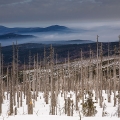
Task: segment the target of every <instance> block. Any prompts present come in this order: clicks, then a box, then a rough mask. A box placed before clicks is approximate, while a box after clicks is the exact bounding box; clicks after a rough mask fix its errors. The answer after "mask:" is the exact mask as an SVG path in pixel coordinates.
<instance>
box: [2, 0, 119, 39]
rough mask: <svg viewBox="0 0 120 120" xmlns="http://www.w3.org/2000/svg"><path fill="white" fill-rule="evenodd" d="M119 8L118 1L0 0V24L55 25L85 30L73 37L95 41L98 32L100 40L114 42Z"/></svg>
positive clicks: (116, 37) (10, 25) (117, 28)
mask: <svg viewBox="0 0 120 120" xmlns="http://www.w3.org/2000/svg"><path fill="white" fill-rule="evenodd" d="M119 11H120V0H0V25H5V26H8V27H14V26H18V27H31V26H32V27H35V26H37V27H46V26H49V25H53V24H59V25H65V26H68V27H70V28H76V29H81V28H82V29H86V30H89V32H87V33H83V34H81V33H80V34H76V35H77V37H76V38H80V39H92V40H95V39H96V35H97V34H98V35H99V36H100V38H99V39H100V41H116V40H118V35H119V34H120V13H119ZM74 36H75V35H74ZM74 36H72V35H71V37H72V38H74ZM69 37H70V36H69Z"/></svg>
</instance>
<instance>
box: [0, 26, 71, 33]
mask: <svg viewBox="0 0 120 120" xmlns="http://www.w3.org/2000/svg"><path fill="white" fill-rule="evenodd" d="M69 30H70V29H69V28H67V27H65V26H60V25H52V26H49V27H45V28H41V27H29V28H22V27H14V28H8V27H4V26H0V34H7V33H31V32H33V33H34V32H53V31H54V32H55V31H69Z"/></svg>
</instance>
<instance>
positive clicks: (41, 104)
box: [0, 91, 118, 120]
mask: <svg viewBox="0 0 120 120" xmlns="http://www.w3.org/2000/svg"><path fill="white" fill-rule="evenodd" d="M70 94H71V96H72V97H71V99H73V101H74V102H75V93H74V92H71V93H70ZM116 94H117V93H116ZM68 96H69V95H68ZM93 100H94V99H93ZM111 101H112V102H111V103H108V102H107V94H106V93H105V91H103V104H105V105H106V107H105V111H106V112H107V115H106V116H105V117H102V110H103V108H100V107H99V105H98V103H95V106H96V109H97V111H98V112H97V114H96V115H95V116H94V117H84V116H83V115H82V114H81V119H82V120H98V119H103V120H108V119H111V120H117V119H118V118H117V105H116V106H115V107H113V105H114V99H113V94H112V95H111ZM80 102H81V101H80ZM22 103H23V106H22V107H19V108H18V109H17V115H14V114H13V115H11V116H9V106H10V105H9V99H8V100H6V93H5V98H4V101H3V104H2V114H1V116H0V119H1V120H19V119H21V120H27V119H28V120H33V119H34V120H38V119H41V120H61V119H64V120H66V119H68V120H80V116H79V111H81V105H80V103H79V111H75V110H74V111H73V116H67V115H65V114H64V110H63V108H64V96H62V97H61V94H59V95H58V99H57V103H58V105H57V107H58V109H57V115H50V113H49V112H50V104H46V103H45V101H44V98H43V93H39V96H38V98H37V101H35V102H34V101H32V103H33V105H34V108H33V115H28V114H27V105H26V99H23V101H22ZM49 103H50V101H49ZM14 107H16V106H14Z"/></svg>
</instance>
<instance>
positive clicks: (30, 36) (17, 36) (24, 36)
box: [0, 33, 36, 40]
mask: <svg viewBox="0 0 120 120" xmlns="http://www.w3.org/2000/svg"><path fill="white" fill-rule="evenodd" d="M16 38H17V39H22V38H36V37H35V36H33V35H20V34H15V33H7V34H3V35H0V40H1V39H4V40H5V39H16Z"/></svg>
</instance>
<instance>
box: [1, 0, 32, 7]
mask: <svg viewBox="0 0 120 120" xmlns="http://www.w3.org/2000/svg"><path fill="white" fill-rule="evenodd" d="M32 1H33V0H23V1H16V2H10V3H5V4H0V7H4V6H14V5H19V4H25V3H29V2H32Z"/></svg>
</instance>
